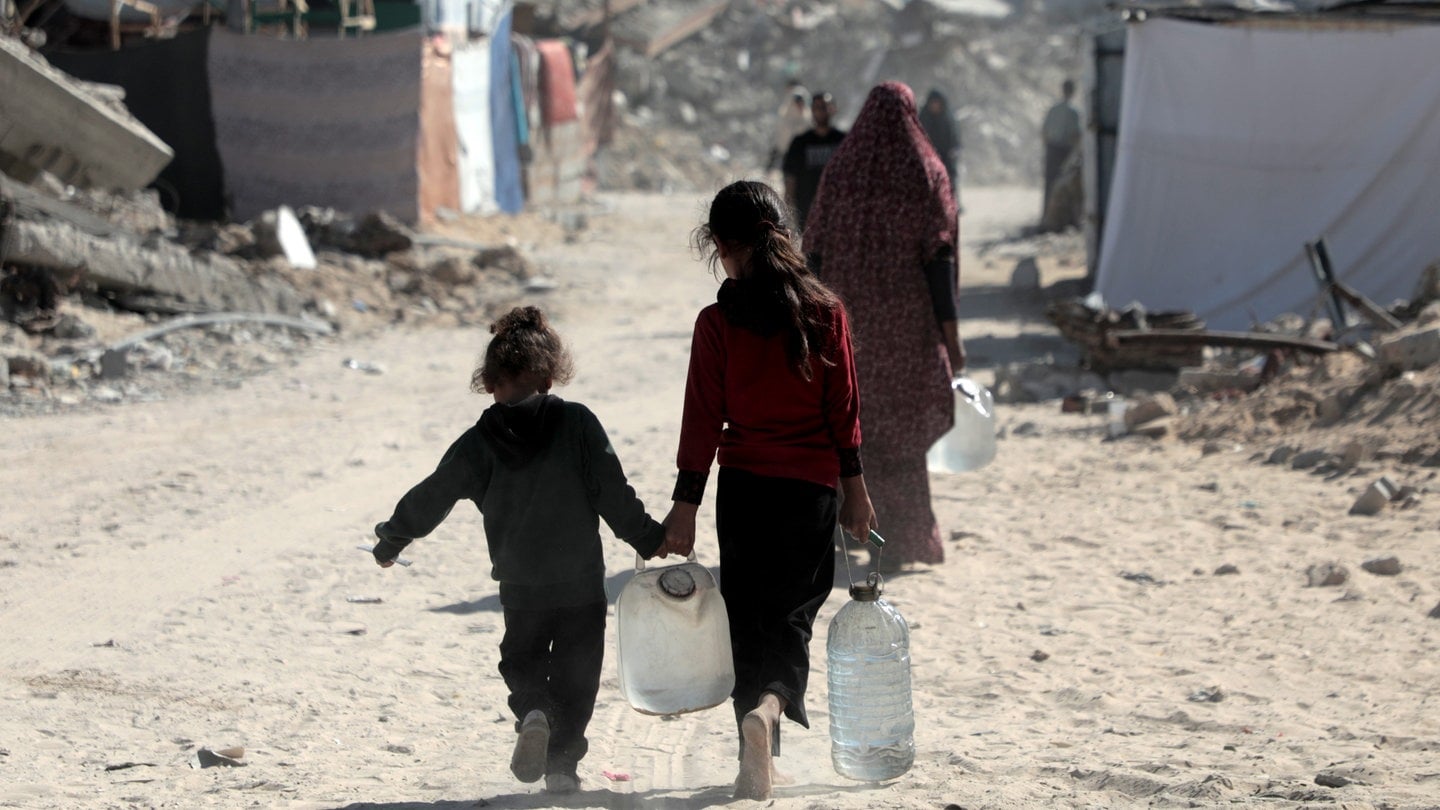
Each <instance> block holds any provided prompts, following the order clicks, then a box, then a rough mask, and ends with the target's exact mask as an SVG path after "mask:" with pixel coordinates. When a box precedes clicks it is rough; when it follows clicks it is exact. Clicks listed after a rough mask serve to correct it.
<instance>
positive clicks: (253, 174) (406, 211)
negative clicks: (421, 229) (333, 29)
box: [210, 29, 422, 222]
mask: <svg viewBox="0 0 1440 810" xmlns="http://www.w3.org/2000/svg"><path fill="white" fill-rule="evenodd" d="M211 30H212V31H214V33H213V35H212V37H211V40H210V97H211V100H212V102H213V113H214V118H215V132H216V139H217V143H218V146H219V150H220V159H221V163H222V164H223V166H224V169H225V184H226V187H227V189H228V190H229V192H230V194H231V196H232V215H233V216H235V217H236V218H238V219H251V218H254V217H255V216H257V215H259V214H260V213H261V212H262V211H265V210H267V209H270V208H275V207H278V206H280V205H291V206H302V205H319V206H329V207H333V208H337V209H340V210H344V211H353V212H356V213H364V212H368V211H377V210H378V211H388V212H389V213H390V214H392V215H394V216H396V217H399V218H401V219H403V220H406V221H410V222H413V221H415V220H416V218H417V216H418V214H419V210H418V208H419V188H418V186H419V178H418V172H417V170H416V139H417V137H418V133H419V128H420V81H421V53H422V47H421V46H422V42H421V36H420V33H419V30H418V29H415V30H411V31H405V32H399V33H394V34H375V35H371V36H366V37H360V38H357V39H309V40H300V41H294V40H280V39H272V38H269V37H247V36H240V35H236V34H232V33H229V32H225V31H221V30H219V29H211Z"/></svg>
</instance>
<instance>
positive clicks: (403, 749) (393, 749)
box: [385, 744, 415, 754]
mask: <svg viewBox="0 0 1440 810" xmlns="http://www.w3.org/2000/svg"><path fill="white" fill-rule="evenodd" d="M385 750H386V751H389V752H390V753H392V754H413V753H415V749H414V748H411V747H410V746H408V745H396V744H390V745H386V746H385Z"/></svg>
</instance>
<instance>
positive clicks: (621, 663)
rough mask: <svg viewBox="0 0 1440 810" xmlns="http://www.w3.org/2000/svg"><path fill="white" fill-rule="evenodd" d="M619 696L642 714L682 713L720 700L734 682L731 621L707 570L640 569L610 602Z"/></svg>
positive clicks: (688, 566) (686, 565)
mask: <svg viewBox="0 0 1440 810" xmlns="http://www.w3.org/2000/svg"><path fill="white" fill-rule="evenodd" d="M615 616H616V619H615V624H616V636H617V638H618V644H617V646H618V652H617V655H616V665H617V667H618V669H619V670H620V694H621V696H623V697H624V698H625V700H627V701H629V703H630V705H631V706H632V707H633V708H634V709H635V710H636V711H638V712H642V713H644V714H658V715H664V714H683V713H685V712H694V711H699V710H701V709H708V708H711V707H712V706H718V705H720V704H721V703H724V702H725V700H726V699H727V698H729V697H730V690H731V689H733V688H734V687H735V662H734V659H732V658H731V657H730V620H729V618H728V617H727V616H726V614H725V600H724V598H723V597H721V596H720V587H719V585H718V584H716V582H715V577H714V576H713V575H712V574H711V573H710V569H708V568H706V567H705V566H703V565H700V564H699V563H697V562H695V553H694V552H691V553H690V557H689V559H688V560H687V561H686V562H683V563H681V564H679V565H666V566H660V567H658V568H646V567H645V561H644V560H643V559H641V558H640V557H639V556H638V555H637V556H636V557H635V576H634V577H633V578H632V579H631V580H630V581H629V582H627V583H625V587H624V588H622V589H621V590H620V596H619V597H617V598H616V600H615Z"/></svg>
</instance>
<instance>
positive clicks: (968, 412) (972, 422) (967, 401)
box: [925, 376, 995, 473]
mask: <svg viewBox="0 0 1440 810" xmlns="http://www.w3.org/2000/svg"><path fill="white" fill-rule="evenodd" d="M950 388H951V390H952V391H953V392H954V396H955V426H954V427H952V428H950V430H949V432H947V433H946V434H945V435H944V436H941V437H940V439H939V440H938V441H936V442H935V444H934V446H932V447H931V448H930V451H929V452H928V453H926V454H925V463H926V467H927V468H928V469H929V471H930V472H937V473H958V472H967V471H969V470H978V469H980V468H981V467H984V466H985V465H986V464H989V463H990V462H991V461H992V460H993V459H994V458H995V397H994V396H993V395H992V394H991V393H990V389H988V388H986V387H985V386H983V385H981V384H980V383H977V382H975V381H974V380H972V379H970V378H969V377H965V376H960V377H956V378H955V379H954V380H951V382H950Z"/></svg>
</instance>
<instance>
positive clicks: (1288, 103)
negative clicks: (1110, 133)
mask: <svg viewBox="0 0 1440 810" xmlns="http://www.w3.org/2000/svg"><path fill="white" fill-rule="evenodd" d="M1127 18H1128V25H1127V31H1126V43H1125V54H1124V69H1123V92H1122V94H1121V102H1120V111H1119V131H1118V136H1117V138H1116V142H1115V158H1114V174H1113V176H1111V177H1110V178H1109V181H1110V182H1109V184H1108V200H1107V202H1106V205H1105V206H1104V207H1103V208H1102V209H1100V211H1099V212H1098V215H1099V217H1100V218H1101V221H1102V222H1103V229H1102V230H1101V231H1100V233H1099V234H1098V235H1099V236H1100V242H1099V245H1098V251H1096V252H1097V253H1098V267H1097V268H1096V277H1095V281H1096V289H1097V290H1098V291H1099V292H1100V293H1101V294H1102V295H1103V296H1104V297H1105V299H1106V301H1108V302H1109V303H1110V304H1111V305H1113V306H1125V305H1127V304H1129V303H1130V302H1132V301H1137V302H1139V303H1141V304H1143V305H1144V306H1146V307H1148V308H1150V309H1152V310H1162V309H1185V310H1190V311H1193V312H1195V313H1197V314H1198V315H1200V316H1201V317H1202V318H1203V319H1204V320H1205V321H1206V323H1207V325H1208V326H1209V327H1211V328H1219V329H1227V328H1230V329H1233V328H1245V327H1248V326H1250V325H1251V324H1252V321H1253V320H1262V321H1263V320H1266V319H1269V318H1271V317H1273V316H1275V315H1278V314H1280V313H1282V312H1287V311H1289V312H1298V313H1301V314H1310V313H1312V312H1316V313H1319V312H1322V310H1321V309H1320V301H1321V298H1320V296H1319V290H1320V288H1319V285H1318V284H1317V281H1316V276H1315V274H1314V272H1313V271H1312V268H1311V265H1310V262H1309V261H1308V259H1307V253H1306V247H1305V246H1306V243H1311V242H1315V241H1316V240H1319V239H1322V238H1323V239H1324V240H1325V242H1326V244H1327V246H1328V249H1329V254H1330V257H1331V258H1332V260H1333V264H1334V268H1335V272H1336V276H1337V277H1338V279H1339V280H1340V281H1342V282H1345V283H1346V284H1348V285H1349V286H1351V287H1353V288H1354V289H1356V290H1358V291H1359V292H1360V293H1362V294H1364V295H1365V296H1368V297H1369V298H1371V299H1373V300H1374V301H1377V302H1379V303H1381V304H1388V303H1390V302H1391V301H1393V300H1395V299H1397V298H1405V297H1408V296H1409V294H1410V293H1411V291H1412V289H1413V287H1414V284H1415V281H1416V279H1417V278H1418V276H1419V274H1420V272H1421V271H1422V269H1423V268H1424V267H1425V266H1426V265H1428V264H1430V263H1431V262H1434V261H1435V260H1436V259H1437V258H1440V228H1437V227H1436V226H1435V218H1436V212H1437V211H1440V60H1437V59H1436V58H1435V55H1436V54H1440V25H1437V24H1436V23H1437V22H1440V4H1436V3H1406V4H1395V3H1363V4H1354V5H1348V6H1341V7H1333V8H1330V9H1325V10H1322V11H1316V12H1308V13H1295V12H1292V13H1256V12H1247V11H1242V10H1239V9H1235V8H1218V9H1217V8H1213V7H1212V8H1204V7H1184V8H1173V9H1148V10H1138V9H1135V8H1132V9H1130V10H1129V11H1128V12H1127ZM1097 50H1098V49H1097ZM1107 53H1109V54H1111V55H1110V56H1109V57H1107V58H1113V50H1112V51H1107ZM1100 95H1103V93H1097V96H1100ZM1092 193H1093V188H1092Z"/></svg>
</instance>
